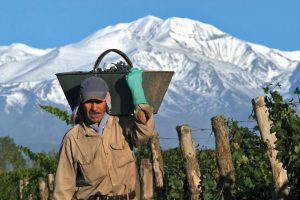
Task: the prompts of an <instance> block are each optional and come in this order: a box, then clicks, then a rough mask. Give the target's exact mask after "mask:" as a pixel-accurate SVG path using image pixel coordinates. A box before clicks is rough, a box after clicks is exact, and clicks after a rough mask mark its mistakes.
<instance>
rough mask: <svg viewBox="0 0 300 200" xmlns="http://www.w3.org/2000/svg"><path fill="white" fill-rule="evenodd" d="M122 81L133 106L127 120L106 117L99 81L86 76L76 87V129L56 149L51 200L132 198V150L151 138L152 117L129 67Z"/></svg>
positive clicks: (104, 89)
mask: <svg viewBox="0 0 300 200" xmlns="http://www.w3.org/2000/svg"><path fill="white" fill-rule="evenodd" d="M126 81H127V84H128V86H129V88H130V90H131V93H132V97H133V103H134V106H135V110H134V114H133V116H111V115H109V114H108V113H109V111H110V95H109V90H108V86H107V84H106V83H105V81H104V80H103V79H101V78H99V77H90V78H87V79H85V80H84V81H83V82H82V83H81V85H80V106H79V108H78V111H76V113H77V117H76V125H75V126H74V127H73V128H72V129H71V130H70V131H69V132H68V133H67V134H66V135H65V137H64V139H63V142H62V146H61V149H60V156H59V162H58V167H57V171H56V177H55V186H54V187H55V188H54V199H55V200H71V199H90V200H92V199H99V200H101V199H108V200H109V199H111V200H112V199H113V200H123V199H124V200H125V199H126V200H127V199H138V198H137V196H136V194H135V185H136V177H137V174H136V172H137V170H136V164H135V157H134V153H133V151H132V148H133V146H138V145H139V144H142V143H145V142H147V140H148V138H149V137H151V136H152V135H153V133H154V131H153V130H154V119H153V111H152V108H151V107H150V106H149V105H148V104H147V100H146V98H145V95H144V91H143V88H142V71H141V70H138V69H136V68H131V70H130V72H129V73H128V74H127V76H126ZM76 113H75V114H76Z"/></svg>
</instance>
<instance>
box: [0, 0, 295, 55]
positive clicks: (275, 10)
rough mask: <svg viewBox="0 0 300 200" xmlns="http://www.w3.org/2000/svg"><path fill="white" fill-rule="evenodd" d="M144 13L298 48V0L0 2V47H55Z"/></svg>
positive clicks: (281, 48)
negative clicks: (193, 21) (20, 44)
mask: <svg viewBox="0 0 300 200" xmlns="http://www.w3.org/2000/svg"><path fill="white" fill-rule="evenodd" d="M147 15H153V16H156V17H159V18H162V19H167V18H169V17H185V18H190V19H194V20H198V21H201V22H204V23H208V24H211V25H213V26H215V27H217V28H219V29H220V30H222V31H224V32H226V33H228V34H230V35H232V36H234V37H237V38H239V39H242V40H246V41H249V42H252V43H257V44H262V45H264V46H267V47H271V48H276V49H280V50H286V51H293V50H300V1H299V0H185V1H184V0H152V1H150V0H148V1H146V0H105V1H104V0H1V3H0V46H3V45H10V44H12V43H17V42H20V43H24V44H27V45H29V46H33V47H37V48H48V47H59V46H62V45H65V44H70V43H74V42H78V41H80V40H81V39H83V38H85V37H87V36H88V35H90V34H92V33H94V32H95V31H97V30H99V29H101V28H104V27H106V26H108V25H114V24H117V23H122V22H131V21H134V20H136V19H138V18H141V17H144V16H147Z"/></svg>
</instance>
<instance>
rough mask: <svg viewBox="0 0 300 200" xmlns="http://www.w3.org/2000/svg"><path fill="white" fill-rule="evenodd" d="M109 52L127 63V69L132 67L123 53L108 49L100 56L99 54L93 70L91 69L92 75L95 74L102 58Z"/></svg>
mask: <svg viewBox="0 0 300 200" xmlns="http://www.w3.org/2000/svg"><path fill="white" fill-rule="evenodd" d="M110 52H115V53H117V54H119V55H120V56H121V57H122V58H123V59H124V60H125V61H126V62H127V64H128V65H129V67H132V62H131V60H130V59H129V58H128V56H127V55H126V54H125V53H123V52H122V51H120V50H118V49H108V50H106V51H104V52H103V53H102V54H100V56H99V57H98V58H97V60H96V62H95V64H94V69H93V72H94V73H96V72H97V69H98V66H99V64H100V62H101V60H102V59H103V58H104V56H106V54H108V53H110Z"/></svg>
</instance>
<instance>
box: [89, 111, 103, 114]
mask: <svg viewBox="0 0 300 200" xmlns="http://www.w3.org/2000/svg"><path fill="white" fill-rule="evenodd" d="M89 114H92V115H99V114H101V112H99V111H92V110H91V111H89Z"/></svg>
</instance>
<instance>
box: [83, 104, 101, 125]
mask: <svg viewBox="0 0 300 200" xmlns="http://www.w3.org/2000/svg"><path fill="white" fill-rule="evenodd" d="M83 108H84V114H85V117H86V118H87V119H88V120H89V122H90V123H91V124H95V123H97V124H99V123H100V121H101V119H102V118H103V116H104V113H105V110H106V102H105V101H101V100H96V99H91V100H88V101H86V102H85V103H84V104H83Z"/></svg>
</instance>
